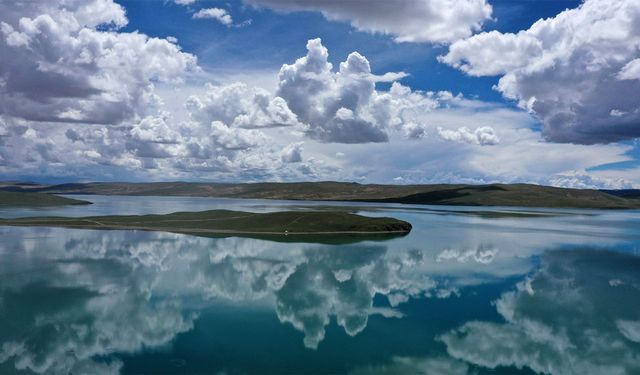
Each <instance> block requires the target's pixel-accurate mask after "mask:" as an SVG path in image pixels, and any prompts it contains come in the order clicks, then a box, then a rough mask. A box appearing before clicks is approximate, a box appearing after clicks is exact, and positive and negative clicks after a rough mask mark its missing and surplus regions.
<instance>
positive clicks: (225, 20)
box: [192, 8, 233, 26]
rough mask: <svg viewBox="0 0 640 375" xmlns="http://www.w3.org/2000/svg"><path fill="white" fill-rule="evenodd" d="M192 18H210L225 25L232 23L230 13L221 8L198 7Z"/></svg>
mask: <svg viewBox="0 0 640 375" xmlns="http://www.w3.org/2000/svg"><path fill="white" fill-rule="evenodd" d="M192 18H194V19H212V20H216V21H218V22H220V23H221V24H223V25H225V26H231V25H233V19H232V18H231V15H230V14H229V13H227V11H226V10H224V9H221V8H206V9H200V10H199V11H197V12H196V13H194V14H193V16H192Z"/></svg>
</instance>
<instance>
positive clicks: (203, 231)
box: [0, 210, 411, 242]
mask: <svg viewBox="0 0 640 375" xmlns="http://www.w3.org/2000/svg"><path fill="white" fill-rule="evenodd" d="M0 225H12V226H47V227H65V228H81V229H83V228H84V229H136V230H149V231H163V232H174V233H186V234H195V235H202V236H220V235H234V236H239V237H260V238H261V237H265V236H267V237H296V236H301V238H306V237H309V236H312V237H316V238H317V237H319V236H320V237H322V236H325V237H331V236H336V235H337V236H345V235H346V236H350V237H354V236H355V237H363V236H364V237H367V236H370V235H403V234H407V233H409V232H410V231H411V224H409V223H408V222H406V221H402V220H398V219H394V218H389V217H367V216H361V215H356V214H351V213H347V212H316V211H284V212H270V213H254V212H243V211H230V210H210V211H201V212H175V213H171V214H166V215H126V216H90V217H77V218H75V217H54V216H50V217H26V218H19V219H0ZM314 242H316V241H314Z"/></svg>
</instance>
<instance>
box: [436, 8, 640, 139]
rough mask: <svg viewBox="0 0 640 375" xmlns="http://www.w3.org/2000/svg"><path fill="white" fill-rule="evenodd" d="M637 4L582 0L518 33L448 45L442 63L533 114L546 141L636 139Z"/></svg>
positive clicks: (639, 128) (639, 86)
mask: <svg viewBox="0 0 640 375" xmlns="http://www.w3.org/2000/svg"><path fill="white" fill-rule="evenodd" d="M638 24H640V2H638V1H635V0H619V1H605V0H587V1H585V2H584V3H583V4H581V5H580V6H579V7H577V8H575V9H570V10H566V11H564V12H562V13H560V14H558V15H557V16H555V17H552V18H547V19H541V20H538V21H537V22H535V23H534V24H533V25H532V26H531V27H530V28H529V29H527V30H523V31H520V32H518V33H515V34H514V33H501V32H498V31H491V32H487V33H482V34H478V35H475V36H472V37H470V38H468V39H464V40H460V41H457V42H455V43H453V44H452V45H451V46H450V48H449V51H448V53H447V54H446V55H444V56H441V57H440V61H442V62H444V63H447V64H449V65H451V66H454V67H456V68H459V69H460V70H462V71H464V72H466V73H467V74H469V75H472V76H494V75H497V76H501V78H500V80H499V82H498V84H497V85H496V89H497V90H499V91H500V92H502V94H503V95H504V96H505V97H506V98H509V99H514V100H517V101H518V102H519V105H520V106H521V107H523V108H526V109H527V110H529V111H531V112H532V113H534V114H535V115H537V116H538V117H539V118H540V119H541V120H542V122H543V124H544V129H543V134H544V136H545V137H546V138H547V139H548V140H550V141H556V142H572V143H583V144H593V143H608V142H615V141H619V140H624V139H631V138H637V137H639V136H640V102H638V100H637V98H638V92H640V80H638V78H640V63H639V62H638V61H639V60H638V56H639V55H640V27H638Z"/></svg>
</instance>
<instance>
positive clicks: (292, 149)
mask: <svg viewBox="0 0 640 375" xmlns="http://www.w3.org/2000/svg"><path fill="white" fill-rule="evenodd" d="M303 144H304V143H303V142H297V143H292V144H290V145H288V146H287V147H285V148H284V149H283V150H282V153H281V156H280V157H281V159H282V161H283V162H284V163H299V162H301V161H302V150H303V148H302V145H303Z"/></svg>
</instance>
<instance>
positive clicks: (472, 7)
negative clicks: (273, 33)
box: [245, 0, 492, 43]
mask: <svg viewBox="0 0 640 375" xmlns="http://www.w3.org/2000/svg"><path fill="white" fill-rule="evenodd" d="M245 2H247V3H249V4H253V5H256V6H261V7H267V8H271V9H274V10H276V11H280V12H296V11H317V12H321V13H322V15H323V16H324V17H325V18H327V19H329V20H332V21H342V22H349V23H350V24H351V25H352V26H353V27H354V28H356V29H357V30H360V31H365V32H371V33H378V34H385V35H391V36H393V37H394V40H395V41H396V42H432V43H450V42H453V41H455V40H457V39H461V38H464V37H467V36H469V35H471V34H472V33H473V32H474V31H478V30H480V29H481V27H482V24H483V22H485V21H486V20H488V19H490V18H491V12H492V8H491V5H489V3H488V2H487V1H486V0H405V1H321V0H308V1H300V0H245Z"/></svg>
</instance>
